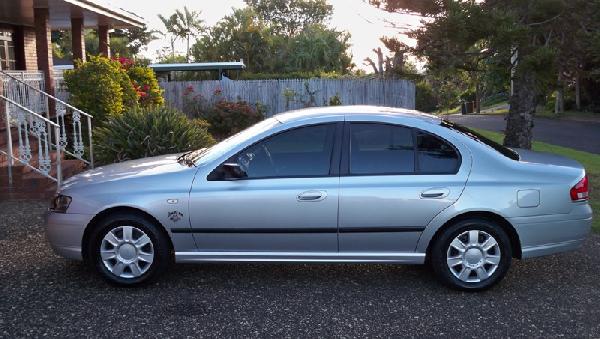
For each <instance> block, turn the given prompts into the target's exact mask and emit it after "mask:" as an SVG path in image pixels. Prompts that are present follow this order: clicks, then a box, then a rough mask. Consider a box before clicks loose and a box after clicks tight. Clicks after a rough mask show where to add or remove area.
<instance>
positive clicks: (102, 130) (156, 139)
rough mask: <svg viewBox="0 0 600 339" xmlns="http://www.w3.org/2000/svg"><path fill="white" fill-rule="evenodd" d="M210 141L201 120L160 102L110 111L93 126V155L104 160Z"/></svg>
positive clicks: (198, 145) (196, 146)
mask: <svg viewBox="0 0 600 339" xmlns="http://www.w3.org/2000/svg"><path fill="white" fill-rule="evenodd" d="M213 143H214V140H213V138H212V136H211V135H210V134H209V132H208V124H207V123H206V122H205V121H202V120H200V119H194V120H191V119H189V118H188V117H187V116H186V115H185V114H183V113H182V112H180V111H178V110H176V109H173V108H169V107H164V106H163V107H158V106H155V107H150V108H139V109H133V110H128V111H125V112H124V113H123V114H120V115H111V116H109V117H108V120H107V121H106V123H105V124H104V125H103V126H101V127H97V128H96V129H95V130H94V147H95V148H94V151H95V155H96V159H97V160H98V162H99V163H104V164H106V163H112V162H120V161H125V160H131V159H138V158H143V157H150V156H156V155H161V154H170V153H177V152H183V151H187V150H193V149H199V148H202V147H208V146H210V145H212V144H213Z"/></svg>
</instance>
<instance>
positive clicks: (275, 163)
mask: <svg viewBox="0 0 600 339" xmlns="http://www.w3.org/2000/svg"><path fill="white" fill-rule="evenodd" d="M341 128H342V124H336V123H330V124H319V125H311V126H305V127H300V128H295V129H291V130H286V131H284V132H281V133H278V134H276V135H273V136H270V137H268V138H266V139H263V140H261V141H259V142H257V143H255V144H254V145H252V146H250V147H248V148H246V149H244V150H243V151H241V152H239V153H237V154H236V155H234V156H233V157H231V158H230V159H228V160H227V161H225V162H223V164H221V165H220V166H219V167H217V168H216V169H215V170H214V171H213V173H211V174H210V175H209V176H208V177H207V178H196V179H195V181H194V184H193V187H192V191H191V195H190V222H191V226H192V231H193V233H194V238H195V241H196V244H197V246H198V250H199V251H208V252H220V251H236V252H256V251H260V252H279V253H281V252H305V251H309V252H337V212H338V195H339V176H338V173H337V172H338V170H339V148H340V141H339V139H340V138H338V137H336V134H338V133H341ZM335 154H338V156H334V155H335ZM332 163H333V164H336V163H337V164H338V165H335V166H332ZM225 164H228V165H230V164H235V165H238V166H239V168H240V169H241V170H242V171H243V172H244V173H245V175H246V177H243V178H232V177H229V176H228V175H227V173H226V172H225V171H223V168H224V165H225Z"/></svg>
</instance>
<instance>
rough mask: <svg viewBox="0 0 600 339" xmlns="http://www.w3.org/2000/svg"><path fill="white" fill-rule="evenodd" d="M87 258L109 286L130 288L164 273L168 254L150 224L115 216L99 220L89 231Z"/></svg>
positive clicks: (160, 235) (166, 243)
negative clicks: (90, 231)
mask: <svg viewBox="0 0 600 339" xmlns="http://www.w3.org/2000/svg"><path fill="white" fill-rule="evenodd" d="M88 258H90V259H91V260H90V262H91V264H92V265H93V266H94V268H95V269H96V271H98V273H100V275H102V277H104V278H105V279H106V280H108V281H109V282H111V283H114V284H118V285H123V286H134V285H140V284H143V283H147V282H149V281H151V280H152V279H154V278H156V277H157V276H159V275H160V274H161V273H162V272H164V271H165V270H166V269H167V267H168V266H169V264H170V262H171V260H172V254H171V249H170V243H169V241H168V239H166V237H165V236H164V234H163V232H161V230H160V229H159V227H157V225H155V224H154V223H153V222H152V221H150V220H147V218H144V217H142V216H138V215H133V214H131V215H129V214H120V213H119V214H115V215H111V216H109V217H108V218H106V219H104V220H102V221H101V222H100V224H99V225H98V227H96V229H95V230H94V231H93V233H92V234H91V236H90V244H89V246H88Z"/></svg>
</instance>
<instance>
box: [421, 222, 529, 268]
mask: <svg viewBox="0 0 600 339" xmlns="http://www.w3.org/2000/svg"><path fill="white" fill-rule="evenodd" d="M474 218H478V219H487V220H490V221H492V222H494V223H496V224H498V225H500V227H502V229H503V230H504V231H505V232H506V234H507V235H508V238H509V239H510V247H511V250H512V254H513V255H512V256H513V258H517V259H521V258H522V251H521V240H520V239H519V234H518V233H517V231H516V230H515V228H514V227H513V225H512V224H511V223H510V222H509V221H508V220H506V219H505V218H504V217H502V216H501V215H499V214H496V213H494V212H490V211H469V212H464V213H461V214H458V215H456V216H454V217H452V218H451V219H449V220H448V221H446V222H445V223H444V224H443V225H442V226H440V227H439V228H438V229H437V230H436V231H435V233H434V234H433V236H432V237H431V239H430V241H429V243H428V244H427V251H426V254H425V257H426V260H428V258H430V251H431V246H432V244H433V243H434V242H435V241H436V240H437V239H438V238H439V237H440V235H441V234H442V232H443V231H444V230H445V229H446V228H448V227H450V226H451V225H453V224H455V223H457V222H459V221H462V220H467V219H474Z"/></svg>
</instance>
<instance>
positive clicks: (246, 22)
mask: <svg viewBox="0 0 600 339" xmlns="http://www.w3.org/2000/svg"><path fill="white" fill-rule="evenodd" d="M273 46H274V42H273V36H272V34H271V32H270V31H269V28H268V27H267V26H266V24H265V23H264V22H263V21H261V20H260V19H258V17H257V16H256V14H255V13H254V11H253V10H252V9H251V8H248V7H246V8H242V9H236V10H234V12H233V14H231V15H228V16H225V17H223V18H222V19H221V20H220V21H219V22H217V23H216V24H215V25H214V26H213V27H212V28H211V29H210V30H209V32H208V34H206V35H204V36H202V37H201V38H200V39H199V40H198V41H197V42H196V44H194V46H193V47H192V52H193V55H194V58H195V60H197V61H232V60H239V59H243V60H244V63H245V64H246V67H247V68H246V69H247V71H248V72H268V71H270V70H271V67H272V65H273V63H272V62H269V58H271V61H272V58H273V53H275V50H274V49H273Z"/></svg>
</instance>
